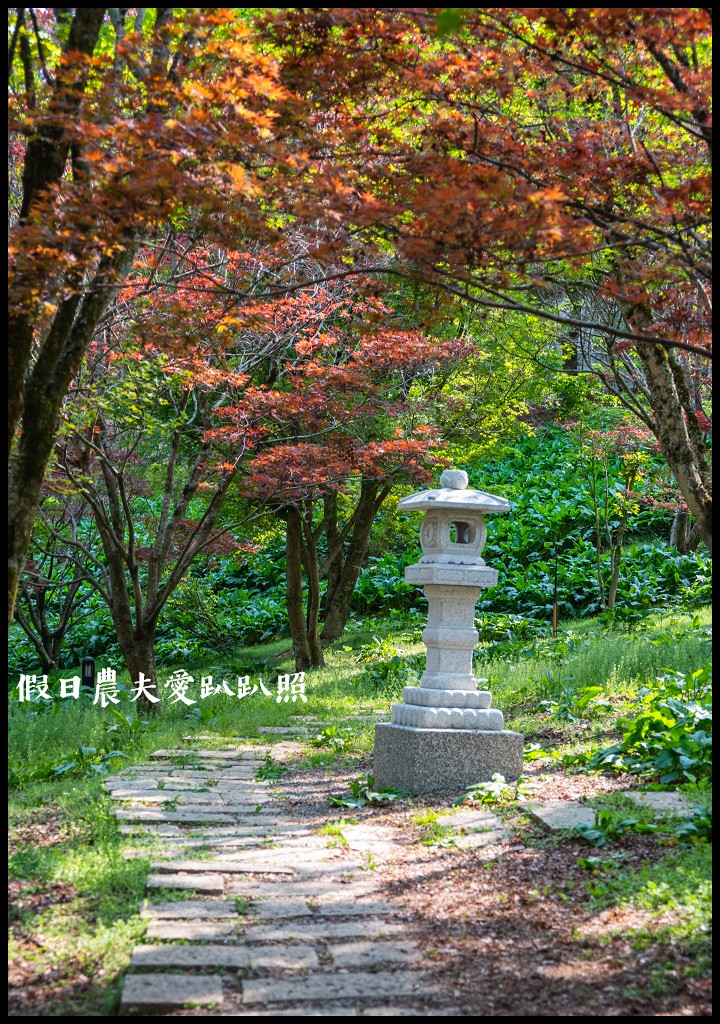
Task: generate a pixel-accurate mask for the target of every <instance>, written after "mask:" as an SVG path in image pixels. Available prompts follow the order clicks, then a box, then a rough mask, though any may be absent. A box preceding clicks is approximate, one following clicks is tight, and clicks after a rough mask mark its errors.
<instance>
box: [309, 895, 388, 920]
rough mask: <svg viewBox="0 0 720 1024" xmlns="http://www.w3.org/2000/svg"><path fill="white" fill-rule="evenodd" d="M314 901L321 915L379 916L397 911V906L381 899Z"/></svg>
mask: <svg viewBox="0 0 720 1024" xmlns="http://www.w3.org/2000/svg"><path fill="white" fill-rule="evenodd" d="M312 902H313V903H314V904H315V905H316V907H317V911H316V913H317V914H318V915H319V916H320V917H378V916H379V915H381V914H395V913H397V908H396V907H394V906H393V905H392V904H391V903H385V902H383V901H381V900H366V901H365V902H364V903H361V902H360V901H359V900H334V899H317V900H313V901H312Z"/></svg>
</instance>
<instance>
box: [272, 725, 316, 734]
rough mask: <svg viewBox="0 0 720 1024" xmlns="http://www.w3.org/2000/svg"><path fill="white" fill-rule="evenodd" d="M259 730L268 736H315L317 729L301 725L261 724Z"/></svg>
mask: <svg viewBox="0 0 720 1024" xmlns="http://www.w3.org/2000/svg"><path fill="white" fill-rule="evenodd" d="M258 732H261V733H263V734H264V735H267V736H314V735H315V734H316V732H317V729H306V728H304V727H303V726H301V725H259V726H258Z"/></svg>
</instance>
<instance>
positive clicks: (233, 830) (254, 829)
mask: <svg viewBox="0 0 720 1024" xmlns="http://www.w3.org/2000/svg"><path fill="white" fill-rule="evenodd" d="M257 820H258V818H257V817H256V815H252V821H251V823H249V824H248V823H246V822H242V823H241V824H236V825H231V826H217V827H213V828H207V829H203V833H202V836H190V837H189V838H191V839H199V838H205V837H210V838H211V837H216V838H223V837H225V838H227V839H250V838H262V837H263V836H267V837H268V838H270V839H276V838H282V837H283V836H294V835H312V830H311V829H310V828H307V827H305V826H304V825H283V823H282V821H280V820H273V819H271V818H270V817H269V816H268V815H263V816H262V819H261V821H262V824H256V822H257Z"/></svg>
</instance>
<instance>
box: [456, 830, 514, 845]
mask: <svg viewBox="0 0 720 1024" xmlns="http://www.w3.org/2000/svg"><path fill="white" fill-rule="evenodd" d="M461 835H462V838H459V839H458V841H457V848H458V850H482V849H484V848H485V847H486V846H496V845H497V844H498V843H502V842H504V841H505V840H507V838H508V832H507V830H506V829H503V831H502V832H467V833H461Z"/></svg>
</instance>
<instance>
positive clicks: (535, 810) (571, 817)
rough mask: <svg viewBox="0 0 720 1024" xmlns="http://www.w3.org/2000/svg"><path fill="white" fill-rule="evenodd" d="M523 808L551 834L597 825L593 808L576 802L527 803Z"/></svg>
mask: <svg viewBox="0 0 720 1024" xmlns="http://www.w3.org/2000/svg"><path fill="white" fill-rule="evenodd" d="M521 806H522V807H523V808H524V809H525V810H526V811H527V812H528V813H529V814H530V816H531V817H532V818H534V819H535V821H538V822H539V823H540V824H541V825H542V826H543V828H546V829H548V831H550V832H557V831H558V830H560V829H563V828H577V827H578V825H593V824H594V823H595V811H594V810H593V809H592V807H588V806H587V805H586V804H581V803H578V802H577V801H576V800H544V801H543V802H542V803H526V804H523V805H521Z"/></svg>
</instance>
